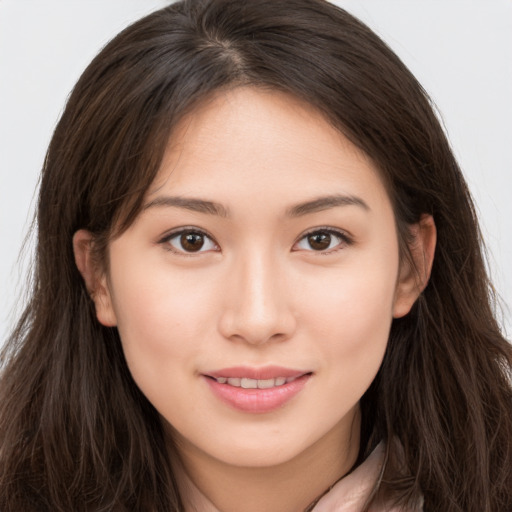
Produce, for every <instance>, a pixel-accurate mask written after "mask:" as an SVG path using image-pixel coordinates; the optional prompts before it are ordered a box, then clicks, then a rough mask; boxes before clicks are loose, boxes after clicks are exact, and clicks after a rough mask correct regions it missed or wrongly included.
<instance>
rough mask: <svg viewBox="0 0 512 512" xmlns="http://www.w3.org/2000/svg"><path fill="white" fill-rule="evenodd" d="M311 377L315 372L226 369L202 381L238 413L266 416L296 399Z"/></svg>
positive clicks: (248, 368)
mask: <svg viewBox="0 0 512 512" xmlns="http://www.w3.org/2000/svg"><path fill="white" fill-rule="evenodd" d="M311 375H312V372H307V371H306V372H304V371H300V370H294V369H290V368H284V367H279V366H267V367H263V368H250V367H233V368H224V369H222V370H218V371H215V372H211V373H208V374H204V375H203V377H205V380H206V381H207V383H208V385H209V387H210V389H211V390H212V391H213V393H214V395H215V396H216V397H217V398H219V399H220V400H221V401H222V402H224V403H226V404H228V405H230V406H231V407H233V408H235V409H238V410H239V411H243V412H251V413H266V412H271V411H273V410H275V409H278V408H280V407H282V406H284V405H285V404H286V403H287V402H289V401H290V400H291V399H292V398H294V397H295V396H296V395H297V394H298V393H299V392H300V391H301V390H302V389H303V388H304V386H305V384H306V382H307V381H308V380H309V378H310V377H311Z"/></svg>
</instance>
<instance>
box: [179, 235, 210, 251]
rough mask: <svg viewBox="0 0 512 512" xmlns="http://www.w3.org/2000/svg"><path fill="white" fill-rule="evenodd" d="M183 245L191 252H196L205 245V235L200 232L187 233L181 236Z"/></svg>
mask: <svg viewBox="0 0 512 512" xmlns="http://www.w3.org/2000/svg"><path fill="white" fill-rule="evenodd" d="M180 242H181V246H182V247H183V249H185V250H186V251H189V252H196V251H199V250H200V249H201V247H203V245H204V238H203V235H200V234H199V233H185V234H183V235H181V237H180Z"/></svg>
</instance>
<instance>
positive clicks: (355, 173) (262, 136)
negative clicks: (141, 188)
mask: <svg viewBox="0 0 512 512" xmlns="http://www.w3.org/2000/svg"><path fill="white" fill-rule="evenodd" d="M162 190H172V192H173V193H174V194H183V195H194V196H198V195H201V196H203V195H207V196H212V195H214V196H215V198H216V199H217V200H219V201H221V202H225V203H226V204H229V203H232V202H233V201H236V200H237V199H239V200H250V201H251V202H254V201H260V202H265V201H266V202H267V203H268V202H269V201H271V200H277V201H280V202H281V203H282V204H284V203H285V202H286V201H292V200H294V201H295V202H296V201H300V200H301V199H307V198H308V197H311V196H315V195H321V194H325V193H326V192H327V191H329V192H330V193H340V194H350V195H353V194H358V195H361V194H364V195H365V196H367V197H369V198H370V199H371V200H372V201H373V200H380V201H382V200H384V201H386V200H387V194H386V191H385V187H384V186H383V183H382V180H381V178H380V174H379V172H378V170H377V168H376V166H375V165H374V164H373V162H372V161H371V160H370V158H368V157H367V155H366V154H365V153H364V152H362V151H361V150H360V149H358V148H357V147H356V146H355V145H354V144H352V143H351V142H350V141H349V140H348V139H347V138H346V137H345V136H344V135H343V134H342V133H341V132H340V131H339V130H337V129H336V128H334V127H333V126H332V125H331V124H330V123H329V122H328V121H327V120H326V119H325V117H324V116H323V115H322V114H321V113H319V112H318V111H317V110H316V109H315V108H313V107H312V106H311V105H309V104H308V103H306V102H303V101H301V100H299V99H297V98H295V97H293V96H291V95H288V94H285V93H282V92H278V91H271V90H262V89H257V88H254V87H239V88H236V89H233V90H229V91H222V92H219V93H217V94H216V95H214V96H213V97H212V98H210V99H209V100H208V101H205V102H203V103H202V104H200V105H199V106H197V107H196V108H195V109H194V110H192V111H191V112H190V113H189V114H187V115H186V116H185V117H184V118H183V119H181V121H180V122H179V123H178V125H177V126H176V127H175V129H174V130H173V133H172V135H171V137H170V140H169V145H168V147H167V150H166V152H165V156H164V159H163V162H162V165H161V168H160V171H159V173H158V175H157V177H156V179H155V181H154V183H153V184H152V186H151V187H150V190H149V194H148V199H151V198H152V197H154V196H155V195H156V194H158V193H160V192H161V191H162ZM372 196H373V197H372Z"/></svg>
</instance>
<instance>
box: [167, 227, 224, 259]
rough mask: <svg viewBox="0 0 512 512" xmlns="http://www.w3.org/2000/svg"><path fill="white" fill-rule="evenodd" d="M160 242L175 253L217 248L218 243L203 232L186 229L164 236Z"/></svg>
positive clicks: (205, 250) (189, 252)
mask: <svg viewBox="0 0 512 512" xmlns="http://www.w3.org/2000/svg"><path fill="white" fill-rule="evenodd" d="M161 243H165V244H168V245H170V250H171V251H173V252H177V253H188V254H193V253H199V252H208V251H212V250H218V248H219V247H218V245H217V244H216V243H215V242H214V241H213V240H212V239H211V238H210V237H209V236H208V235H207V234H206V233H204V232H202V231H199V230H196V229H186V230H182V231H179V232H177V233H172V234H171V235H169V236H166V237H165V238H164V239H163V240H161Z"/></svg>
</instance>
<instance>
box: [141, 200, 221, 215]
mask: <svg viewBox="0 0 512 512" xmlns="http://www.w3.org/2000/svg"><path fill="white" fill-rule="evenodd" d="M157 206H175V207H178V208H185V209H186V210H192V211H193V212H199V213H208V214H210V215H218V216H219V217H228V216H229V212H228V210H227V208H226V207H224V206H223V205H221V204H220V203H215V202H214V201H206V200H205V199H196V198H194V197H179V196H161V197H157V198H155V199H153V200H152V201H150V202H149V203H147V204H146V205H144V208H143V209H144V210H147V209H148V208H154V207H157Z"/></svg>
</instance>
